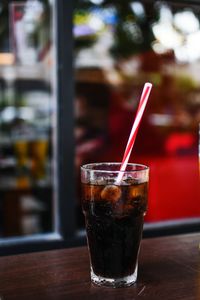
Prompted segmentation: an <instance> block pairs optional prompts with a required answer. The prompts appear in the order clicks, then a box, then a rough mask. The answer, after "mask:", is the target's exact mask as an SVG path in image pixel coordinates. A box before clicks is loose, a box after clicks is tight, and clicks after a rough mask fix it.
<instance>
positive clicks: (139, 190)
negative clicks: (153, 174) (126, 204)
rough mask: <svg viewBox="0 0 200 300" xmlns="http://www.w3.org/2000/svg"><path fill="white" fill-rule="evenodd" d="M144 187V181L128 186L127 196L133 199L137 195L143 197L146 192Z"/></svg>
mask: <svg viewBox="0 0 200 300" xmlns="http://www.w3.org/2000/svg"><path fill="white" fill-rule="evenodd" d="M146 187H147V185H146V182H145V183H140V184H137V185H132V186H130V188H129V194H128V198H129V199H134V198H137V197H143V196H144V195H145V193H146Z"/></svg>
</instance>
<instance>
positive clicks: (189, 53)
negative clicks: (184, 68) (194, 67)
mask: <svg viewBox="0 0 200 300" xmlns="http://www.w3.org/2000/svg"><path fill="white" fill-rule="evenodd" d="M175 56H176V58H177V60H178V61H180V62H194V61H196V60H198V59H200V30H199V31H197V32H195V33H192V34H190V35H189V36H188V37H187V39H186V43H185V44H184V45H183V46H182V47H179V48H177V49H175Z"/></svg>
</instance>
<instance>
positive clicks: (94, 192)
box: [84, 184, 102, 201]
mask: <svg viewBox="0 0 200 300" xmlns="http://www.w3.org/2000/svg"><path fill="white" fill-rule="evenodd" d="M101 190H102V186H101V185H92V184H90V185H89V184H88V185H85V186H84V196H85V197H84V198H85V200H87V201H98V200H101Z"/></svg>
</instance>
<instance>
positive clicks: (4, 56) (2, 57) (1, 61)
mask: <svg viewBox="0 0 200 300" xmlns="http://www.w3.org/2000/svg"><path fill="white" fill-rule="evenodd" d="M14 61H15V57H14V55H13V54H12V53H0V65H12V64H13V63H14Z"/></svg>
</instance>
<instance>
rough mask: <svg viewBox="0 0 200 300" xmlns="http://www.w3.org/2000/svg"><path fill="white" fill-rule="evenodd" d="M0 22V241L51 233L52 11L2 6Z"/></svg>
mask: <svg viewBox="0 0 200 300" xmlns="http://www.w3.org/2000/svg"><path fill="white" fill-rule="evenodd" d="M0 23H1V24H3V23H4V27H2V28H3V30H2V32H1V33H0V35H1V36H0V37H1V38H0V40H1V41H4V42H1V43H0V52H1V54H2V56H1V55H0V64H1V66H0V136H1V139H0V199H1V202H0V220H1V221H0V238H4V237H14V236H24V235H32V234H36V233H44V232H51V231H53V230H54V227H53V226H54V224H53V218H54V217H53V213H52V206H53V203H52V201H53V192H52V189H53V187H52V182H53V180H52V172H51V169H52V149H51V148H52V147H51V139H52V122H51V119H52V108H53V104H52V99H53V97H52V89H51V68H52V61H51V33H50V31H51V28H50V6H49V4H48V1H39V0H29V1H25V2H18V1H11V2H10V4H9V3H5V2H3V3H2V4H1V11H0ZM8 28H10V31H8ZM8 32H9V33H10V35H8ZM3 53H4V54H6V53H7V55H3ZM11 57H12V59H11ZM1 58H2V60H1Z"/></svg>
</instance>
